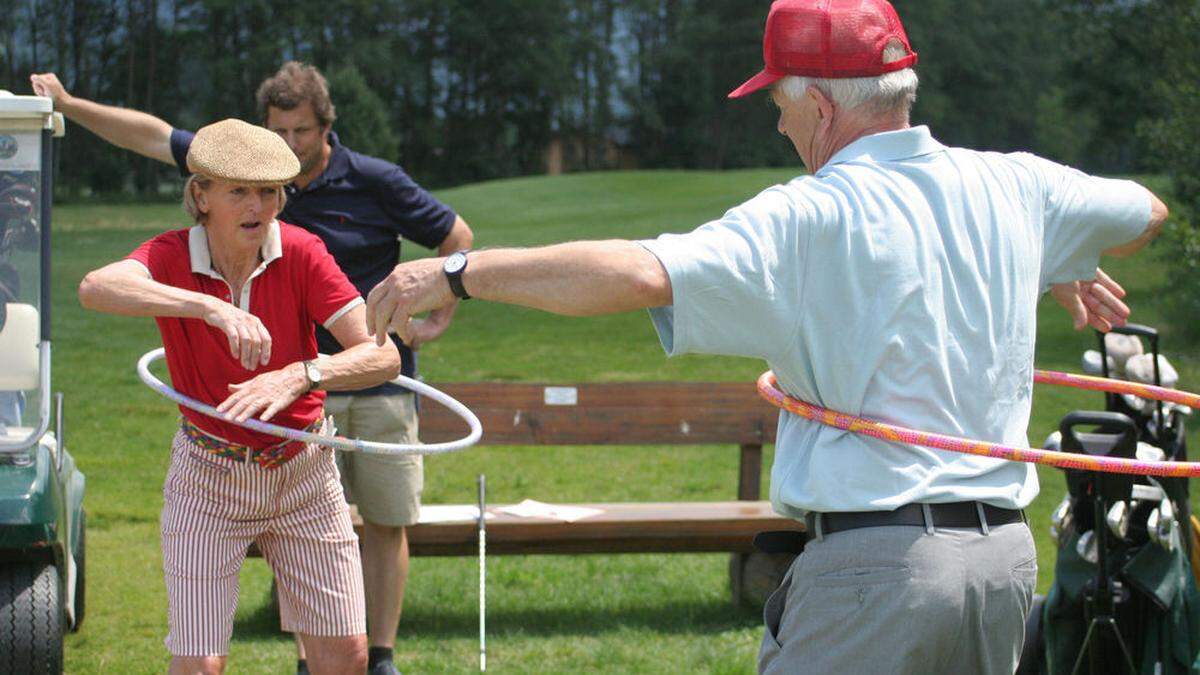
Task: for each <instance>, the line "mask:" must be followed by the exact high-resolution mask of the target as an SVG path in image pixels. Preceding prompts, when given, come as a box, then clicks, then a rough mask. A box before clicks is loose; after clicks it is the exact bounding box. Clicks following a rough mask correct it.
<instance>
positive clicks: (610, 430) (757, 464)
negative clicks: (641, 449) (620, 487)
mask: <svg viewBox="0 0 1200 675" xmlns="http://www.w3.org/2000/svg"><path fill="white" fill-rule="evenodd" d="M433 386H435V387H437V388H438V389H440V390H441V391H444V392H446V393H447V394H449V395H451V396H453V397H454V398H456V399H458V400H459V401H461V402H462V403H463V404H465V405H466V406H467V407H468V408H470V409H471V410H472V411H474V412H475V414H476V415H478V416H479V419H480V421H481V422H482V423H483V430H484V433H483V438H482V440H481V441H480V445H518V446H542V445H558V446H573V445H577V446H586V445H711V444H728V445H736V446H737V447H738V450H739V453H740V460H739V469H738V476H737V488H736V492H735V491H734V490H733V486H732V481H731V489H730V493H731V495H730V496H731V497H736V500H730V501H715V502H655V503H607V504H571V505H570V506H583V507H589V508H595V509H600V510H601V511H602V513H601V514H598V515H595V516H591V517H588V518H584V519H582V520H577V521H574V522H563V521H561V520H551V519H547V518H525V517H518V516H513V515H509V514H506V513H503V512H500V510H499V509H500V507H501V506H502V505H494V504H489V505H488V512H489V514H490V517H489V518H488V520H487V551H488V554H489V555H506V554H520V555H529V554H581V553H662V552H669V553H674V552H727V553H732V554H733V556H732V557H731V559H730V583H731V590H732V592H733V597H734V599H735V601H737V600H742V599H747V600H750V601H762V600H763V599H765V595H766V594H767V593H769V592H770V591H771V590H773V589H774V588H775V586H777V585H778V582H779V581H780V579H781V578H782V575H783V573H784V571H786V565H787V564H788V563H789V562H790V560H788V559H783V558H780V557H778V556H765V555H763V554H759V553H756V552H754V548H753V545H752V542H753V539H754V535H755V534H757V533H758V532H761V531H764V530H783V529H794V530H802V529H803V524H801V523H798V522H796V521H794V520H790V519H787V518H783V517H781V516H779V515H776V514H775V513H774V512H773V511H772V510H771V507H770V504H768V503H767V502H765V501H761V500H760V498H761V485H760V482H761V478H760V477H761V475H762V449H763V444H765V443H773V442H774V441H775V427H776V422H777V419H778V410H777V409H776V408H774V407H773V406H771V405H770V404H768V403H766V402H765V401H763V400H762V399H761V398H760V397H759V396H758V393H757V392H756V391H755V388H754V385H753V383H749V382H746V383H740V382H738V383H730V382H672V383H644V382H635V383H593V384H579V385H570V386H561V385H543V384H525V383H508V382H478V383H448V384H447V383H443V384H434V385H433ZM420 420H421V421H420V430H421V440H422V441H424V442H426V443H433V442H439V441H446V440H453V439H456V438H461V437H462V436H463V435H464V434H465V433H466V425H465V424H464V423H463V422H462V420H460V419H459V418H458V417H457V416H455V415H454V414H453V413H451V412H450V411H449V410H447V409H446V408H445V407H443V406H440V405H438V404H436V403H433V402H425V403H424V404H423V405H422V406H421V414H420ZM530 497H531V498H535V499H536V498H538V495H537V494H531V495H530ZM353 516H354V522H355V528H356V529H361V527H362V521H361V519H360V518H359V516H358V514H357V512H354V514H353ZM408 543H409V551H410V554H411V555H418V556H456V555H475V554H476V553H477V552H478V532H477V525H476V522H475V521H474V520H461V521H454V522H445V521H443V522H421V523H418V524H416V525H414V526H412V527H410V528H408ZM252 554H253V553H252Z"/></svg>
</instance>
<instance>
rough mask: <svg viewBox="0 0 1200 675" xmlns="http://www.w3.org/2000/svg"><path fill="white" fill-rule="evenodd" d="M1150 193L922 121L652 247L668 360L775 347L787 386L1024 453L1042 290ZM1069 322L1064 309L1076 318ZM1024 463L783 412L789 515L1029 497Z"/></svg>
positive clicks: (1143, 209)
mask: <svg viewBox="0 0 1200 675" xmlns="http://www.w3.org/2000/svg"><path fill="white" fill-rule="evenodd" d="M1149 220H1150V197H1149V193H1148V192H1147V191H1146V190H1145V189H1143V188H1142V187H1140V186H1139V185H1137V184H1136V183H1132V182H1129V181H1122V180H1111V179H1105V178H1096V177H1093V176H1088V175H1086V174H1083V173H1080V172H1079V171H1075V170H1074V169H1070V168H1067V167H1065V166H1061V165H1059V164H1055V163H1053V162H1050V161H1047V160H1044V159H1041V158H1038V157H1035V156H1033V155H1029V154H1024V153H1016V154H998V153H987V152H975V151H972V150H964V149H960V148H949V147H946V146H944V145H942V144H941V143H939V142H937V141H936V140H934V139H933V137H932V136H930V134H929V130H928V129H927V128H926V127H915V128H911V129H905V130H901V131H892V132H886V133H881V134H875V135H872V136H867V137H864V138H861V139H859V140H857V141H855V142H853V143H851V144H850V145H848V146H847V147H845V148H843V149H842V150H841V151H840V152H838V153H837V154H836V155H835V156H834V157H833V158H832V159H830V160H829V163H828V164H826V165H825V166H824V167H822V168H821V170H820V171H818V172H817V173H816V174H815V175H813V176H804V177H800V178H796V179H795V180H792V181H791V182H789V183H787V184H786V185H776V186H774V187H771V188H768V189H767V190H765V191H763V192H762V193H761V194H759V195H758V196H756V197H754V198H753V199H751V200H749V201H747V202H746V203H744V204H742V205H741V206H738V207H735V208H733V209H731V210H730V211H729V212H728V213H726V214H725V216H724V217H723V218H721V219H720V220H716V221H713V222H710V223H708V224H706V225H703V226H701V227H700V228H698V229H696V230H695V231H693V232H691V233H688V234H665V235H662V236H661V237H659V238H658V239H654V240H649V241H644V242H641V243H642V245H643V246H645V247H646V248H647V249H649V250H650V251H651V252H653V253H654V254H655V255H656V256H657V257H658V258H659V260H661V261H662V264H663V266H664V267H665V268H666V270H667V273H668V274H669V275H670V279H671V286H672V290H673V294H674V305H673V306H671V307H664V308H659V309H654V310H651V317H652V319H653V321H654V325H655V328H656V329H657V330H658V334H659V338H660V339H661V340H662V344H663V347H664V349H666V351H667V353H668V354H669V355H672V356H674V355H678V354H685V353H705V354H731V355H739V356H751V357H759V358H762V359H765V360H766V361H767V362H768V364H769V366H770V368H771V369H772V370H774V371H775V374H776V375H777V376H778V378H779V382H780V384H781V385H782V386H783V388H784V390H785V391H787V392H788V393H790V394H792V395H794V396H797V397H799V398H801V399H804V400H806V401H811V402H813V403H816V404H819V405H822V406H825V407H828V408H832V409H834V410H839V411H843V412H847V413H851V414H855V415H862V416H865V417H869V418H873V419H877V420H882V421H884V422H891V423H895V424H900V425H903V426H907V427H911V428H915V429H921V430H926V431H934V432H939V433H943V434H952V435H955V436H964V437H967V438H977V439H983V440H988V441H997V442H1001V443H1006V444H1010V445H1016V446H1021V447H1028V439H1027V437H1026V427H1027V425H1028V423H1029V411H1030V404H1031V396H1032V388H1033V343H1034V336H1035V334H1036V328H1037V326H1036V308H1037V302H1038V298H1039V297H1040V296H1041V294H1042V293H1043V292H1044V291H1045V290H1046V289H1047V288H1048V287H1049V285H1050V284H1052V283H1058V282H1064V281H1071V280H1076V279H1090V278H1092V277H1093V276H1094V273H1095V268H1096V266H1097V264H1098V262H1099V257H1100V252H1101V251H1102V250H1104V249H1107V248H1110V247H1113V246H1116V245H1119V244H1123V243H1126V242H1128V241H1130V240H1132V239H1135V238H1136V237H1137V236H1138V235H1140V234H1141V233H1142V232H1143V231H1144V230H1145V229H1146V226H1147V225H1148V223H1149ZM1063 320H1064V321H1066V320H1068V319H1067V317H1066V316H1065V315H1064V316H1063ZM1037 491H1038V484H1037V474H1036V473H1035V472H1034V467H1033V466H1032V465H1030V464H1022V463H1015V462H1006V461H1003V460H996V459H990V458H985V457H977V456H973V455H963V454H959V453H953V452H945V451H939V450H932V449H928V448H922V447H917V446H912V445H907V444H901V443H890V442H884V441H881V440H877V439H874V438H870V437H867V436H860V435H858V434H852V433H848V432H845V431H839V430H837V429H833V428H831V427H826V426H823V425H820V424H817V423H815V422H810V421H808V420H806V419H804V418H801V417H798V416H796V415H792V414H790V413H782V414H781V415H780V419H779V430H778V436H777V442H776V452H775V464H774V466H773V467H772V470H771V501H772V503H773V505H774V507H775V509H776V510H777V511H779V512H780V513H782V514H785V515H789V516H792V517H800V516H802V515H803V512H804V511H806V510H814V511H867V510H891V509H894V508H897V507H899V506H902V505H904V504H908V503H914V502H926V503H940V502H954V501H964V500H980V501H983V502H986V503H988V504H992V505H995V506H1001V507H1008V508H1023V507H1025V506H1026V505H1028V504H1029V502H1031V501H1032V500H1033V498H1034V497H1035V496H1036V495H1037Z"/></svg>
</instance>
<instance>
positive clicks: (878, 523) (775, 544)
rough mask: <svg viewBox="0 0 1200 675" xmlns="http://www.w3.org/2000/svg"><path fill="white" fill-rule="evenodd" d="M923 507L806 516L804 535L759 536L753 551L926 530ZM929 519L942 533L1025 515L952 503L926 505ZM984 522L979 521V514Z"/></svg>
mask: <svg viewBox="0 0 1200 675" xmlns="http://www.w3.org/2000/svg"><path fill="white" fill-rule="evenodd" d="M924 507H925V505H923V504H908V505H905V506H901V507H900V508H898V509H896V510H895V511H849V512H841V513H809V514H808V515H807V516H805V518H804V523H805V526H806V527H807V531H806V532H798V531H795V530H781V531H777V532H760V533H758V535H757V536H755V537H754V547H755V548H756V549H758V550H760V551H763V552H764V553H792V554H798V553H800V552H801V551H803V550H804V543H805V540H806V539H812V538H815V537H816V536H817V533H818V532H820V533H821V535H826V534H832V533H834V532H844V531H846V530H856V529H859V528H863V527H889V526H895V525H900V526H911V527H926V523H925V508H924ZM928 507H929V515H930V518H931V520H932V521H933V522H932V525H933V527H934V528H943V529H964V528H969V529H983V528H984V525H985V523H986V525H987V526H988V527H991V526H999V525H1007V524H1009V523H1019V522H1022V521H1024V520H1025V512H1024V511H1021V510H1019V509H1002V508H999V507H996V506H988V505H987V504H981V503H979V502H953V503H950V504H929V505H928ZM981 509H982V511H983V519H982V520H981V519H980V510H981ZM817 518H820V519H821V527H820V529H819V530H818V528H817Z"/></svg>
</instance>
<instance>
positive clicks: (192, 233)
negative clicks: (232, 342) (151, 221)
mask: <svg viewBox="0 0 1200 675" xmlns="http://www.w3.org/2000/svg"><path fill="white" fill-rule="evenodd" d="M260 252H261V253H262V262H261V263H259V265H258V267H257V268H256V269H255V270H254V271H253V272H251V273H250V278H249V279H247V280H246V284H245V285H244V286H242V297H241V298H239V299H238V303H237V305H238V307H240V308H242V309H243V310H245V311H250V310H249V306H250V286H251V284H250V282H251V281H252V280H253V279H254V277H257V276H258V275H260V274H262V273H263V271H264V270H266V269H267V265H269V264H271V263H272V262H273V261H275V260H278V259H280V258H282V257H283V241H282V239H281V238H280V235H279V221H278V220H272V221H271V222H270V223H268V224H267V238H266V239H264V240H263V244H262V248H261V249H260ZM188 256H189V257H190V258H191V262H192V272H193V273H195V274H203V275H205V276H209V277H212V278H214V279H220V280H221V281H225V277H223V276H221V274H220V273H219V272H217V271H216V270H215V269H213V266H212V252H211V251H210V250H209V248H208V233H207V232H205V230H204V226H203V225H195V226H193V227H192V228H191V229H190V230H188ZM226 283H228V282H226Z"/></svg>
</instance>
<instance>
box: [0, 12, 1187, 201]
mask: <svg viewBox="0 0 1200 675" xmlns="http://www.w3.org/2000/svg"><path fill="white" fill-rule="evenodd" d="M0 2H2V3H3V6H4V8H5V12H4V16H5V21H4V22H3V23H0V87H3V88H6V89H9V90H11V91H14V92H16V93H28V92H29V83H28V75H29V73H31V72H37V71H45V70H53V71H56V72H58V73H59V75H60V77H61V78H62V80H63V82H64V83H65V84H66V85H67V87H68V89H69V90H70V91H72V93H74V94H78V95H81V96H84V97H87V98H91V99H94V100H98V101H101V102H105V103H110V104H115V105H122V106H129V107H134V108H139V109H143V110H148V111H151V112H153V113H154V114H156V115H159V116H160V117H162V118H164V119H166V120H167V121H169V122H171V123H173V124H175V125H177V126H182V127H191V128H195V127H197V126H199V125H202V124H204V123H206V122H209V121H212V120H215V119H219V118H222V117H229V116H236V117H242V118H245V119H249V120H254V106H253V92H254V89H255V87H256V86H257V84H258V82H259V81H260V80H262V78H264V77H266V76H268V75H270V74H271V73H273V72H274V71H275V70H276V69H277V68H278V66H279V65H280V64H281V63H282V62H283V61H285V60H288V59H297V60H302V61H306V62H310V63H313V64H315V65H317V66H318V67H320V68H321V69H322V70H323V71H324V72H325V73H326V75H327V76H328V77H329V79H330V83H331V88H332V90H333V95H334V102H335V103H336V104H337V106H338V113H339V120H338V122H337V123H336V124H335V130H337V131H338V132H339V133H340V134H341V136H342V138H343V140H344V141H345V142H346V143H347V144H348V145H350V146H351V147H354V148H356V149H358V150H360V151H363V152H368V153H371V154H375V155H379V156H382V157H385V158H387V159H391V160H395V161H399V162H400V163H402V164H403V165H404V166H405V168H406V169H407V170H408V171H409V172H410V173H412V174H413V175H414V176H415V177H416V178H417V179H418V180H420V181H421V182H423V183H425V184H427V185H430V186H434V187H437V186H445V185H453V184H460V183H466V182H472V181H477V180H483V179H489V178H497V177H503V176H512V175H521V174H535V173H542V172H545V171H546V170H547V168H548V166H549V165H550V164H553V165H554V167H555V168H561V169H563V170H599V169H608V168H618V167H641V168H659V167H683V168H705V169H721V168H734V167H743V166H770V165H785V164H786V165H796V164H798V162H797V159H796V157H795V154H794V151H793V150H792V149H791V147H790V145H789V144H788V143H787V142H786V140H785V139H782V138H780V137H777V136H775V135H774V131H773V130H774V126H775V114H776V113H775V111H774V110H773V109H772V108H771V107H770V106H769V105H768V103H767V102H766V100H765V97H764V96H761V95H760V96H756V97H751V98H750V99H749V100H744V101H728V100H726V98H725V95H726V93H727V92H728V91H729V90H731V89H732V88H733V87H734V86H736V85H737V84H739V83H740V82H741V81H742V80H743V79H745V78H746V77H748V76H749V75H750V74H752V73H754V72H756V71H757V69H758V68H760V67H761V64H762V52H761V34H762V29H763V24H764V20H765V17H766V13H767V9H768V7H769V2H768V1H767V0H486V2H481V1H480V0H383V1H379V0H334V1H330V0H321V1H317V0H287V1H286V2H285V1H283V0H0ZM895 4H896V6H897V9H898V11H899V13H900V15H901V17H902V19H903V20H904V22H905V24H906V26H907V28H908V31H909V36H910V38H911V40H912V43H913V45H914V48H915V49H916V50H917V51H918V52H919V53H920V63H919V65H918V66H917V69H918V73H919V75H920V76H921V80H922V85H921V89H920V94H919V97H918V102H917V105H916V108H915V110H914V122H915V123H923V124H929V125H930V126H931V127H932V129H933V131H934V133H935V135H936V136H937V137H938V138H939V139H940V140H942V141H944V142H947V143H950V144H956V145H966V146H969V147H975V148H982V149H995V150H1002V151H1007V150H1014V149H1024V150H1031V151H1034V152H1038V153H1040V154H1043V155H1046V156H1049V157H1051V158H1054V159H1058V160H1061V161H1064V162H1068V163H1072V164H1075V165H1078V166H1080V167H1081V168H1084V169H1088V170H1093V171H1104V172H1109V173H1127V172H1141V171H1150V172H1162V171H1164V170H1173V169H1172V168H1171V166H1170V161H1171V159H1170V158H1167V157H1164V154H1163V153H1164V152H1172V151H1175V152H1179V151H1181V150H1187V149H1188V148H1190V145H1191V144H1192V142H1193V141H1191V140H1187V139H1193V140H1194V138H1195V129H1196V128H1197V127H1196V126H1194V125H1191V126H1190V125H1189V124H1190V123H1186V122H1183V123H1181V122H1180V119H1179V118H1178V115H1177V116H1176V117H1172V114H1173V108H1172V106H1173V105H1174V106H1175V107H1176V108H1178V109H1179V110H1183V109H1186V108H1194V107H1197V106H1196V105H1195V102H1196V96H1197V94H1196V87H1197V79H1196V78H1195V77H1192V79H1191V80H1190V85H1187V86H1190V87H1191V93H1190V94H1189V93H1187V92H1182V93H1181V91H1180V87H1182V86H1184V83H1182V82H1181V81H1180V80H1179V79H1176V78H1181V77H1185V76H1190V75H1189V72H1190V71H1188V72H1185V71H1186V70H1187V68H1191V69H1192V70H1193V71H1194V69H1195V68H1196V66H1195V65H1194V64H1195V63H1196V62H1197V59H1196V56H1197V51H1198V50H1197V47H1196V46H1195V40H1194V36H1195V35H1196V33H1195V32H1191V33H1189V32H1187V31H1186V30H1184V29H1182V28H1181V26H1186V25H1187V23H1186V21H1187V20H1188V19H1189V17H1190V20H1193V21H1194V20H1195V14H1196V12H1197V11H1200V10H1197V9H1196V8H1197V6H1200V3H1197V2H1195V0H1107V1H1105V0H1084V1H1081V0H896V2H895ZM1181 61H1182V62H1188V63H1187V64H1185V65H1181V63H1180V62H1181ZM1191 74H1194V73H1191ZM1189 96H1190V98H1189ZM1173 98H1174V99H1178V100H1173ZM1180 134H1183V136H1180ZM1188 134H1191V135H1190V136H1188ZM1172 142H1175V143H1176V144H1177V145H1178V146H1179V147H1177V148H1176V149H1175V150H1172V145H1171V143H1172ZM1185 146H1186V147H1185ZM64 153H66V154H67V156H69V157H70V158H71V161H70V162H64V163H63V165H62V167H61V170H60V181H59V182H60V186H61V188H62V189H63V190H64V191H65V192H66V193H68V194H72V193H79V192H81V191H95V192H101V193H103V192H115V191H122V190H126V191H127V190H133V191H136V192H150V193H153V192H156V191H158V189H159V185H160V182H161V181H163V180H164V179H167V178H169V177H170V176H171V175H172V172H171V171H169V168H166V167H162V166H160V165H156V164H154V163H153V162H151V161H149V160H140V159H134V158H132V157H131V156H130V155H128V154H124V153H116V152H113V151H111V150H110V149H106V148H104V147H103V144H102V143H101V142H100V141H98V140H97V139H96V138H94V137H93V136H91V135H90V134H87V133H82V132H77V133H72V134H70V135H69V136H68V138H67V139H66V140H65V141H64ZM551 157H553V159H551ZM80 158H86V160H81V159H80ZM1193 163H1194V160H1193Z"/></svg>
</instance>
